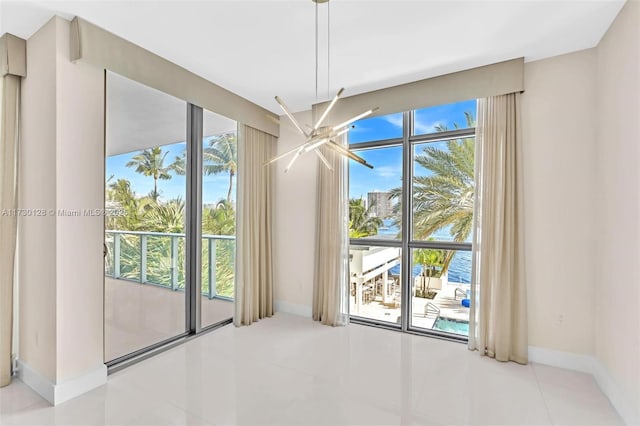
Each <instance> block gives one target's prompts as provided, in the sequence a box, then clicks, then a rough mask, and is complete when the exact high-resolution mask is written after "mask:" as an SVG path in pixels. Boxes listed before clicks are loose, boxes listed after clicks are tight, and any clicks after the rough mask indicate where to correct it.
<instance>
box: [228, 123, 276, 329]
mask: <svg viewBox="0 0 640 426" xmlns="http://www.w3.org/2000/svg"><path fill="white" fill-rule="evenodd" d="M275 144H276V138H275V136H271V135H269V134H267V133H265V132H262V131H260V130H256V129H254V128H252V127H249V126H246V125H239V126H238V206H237V212H238V213H237V232H236V238H237V240H236V244H237V247H236V287H235V315H234V319H233V321H234V324H235V325H236V326H240V325H250V324H251V323H253V322H254V321H258V320H259V319H261V318H265V317H270V316H272V315H273V278H272V277H273V274H272V263H271V203H272V201H271V187H272V185H271V167H265V166H264V164H265V163H266V162H267V161H269V160H270V159H271V157H273V153H274V152H275Z"/></svg>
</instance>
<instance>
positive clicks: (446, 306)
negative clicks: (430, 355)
mask: <svg viewBox="0 0 640 426" xmlns="http://www.w3.org/2000/svg"><path fill="white" fill-rule="evenodd" d="M456 288H460V289H462V290H463V291H465V292H466V290H467V289H468V288H469V285H468V284H459V283H447V284H444V285H443V286H442V289H441V290H437V292H438V293H437V294H436V297H434V298H433V299H432V300H430V299H423V298H421V297H412V298H411V299H412V311H411V312H412V314H411V317H412V318H411V323H412V324H411V325H412V326H414V327H420V328H427V329H431V328H433V324H434V322H435V320H436V315H425V314H424V312H425V306H426V305H427V303H428V302H431V303H433V304H434V305H436V306H437V307H438V309H440V315H439V316H440V317H442V318H449V319H453V320H457V321H469V308H465V307H464V306H462V304H461V299H462V297H461V296H460V295H458V296H457V297H456V295H455V290H456ZM350 309H351V311H350V312H351V315H355V316H359V317H364V318H368V319H374V320H378V321H385V322H390V323H398V322H399V320H400V306H391V305H386V304H383V303H382V300H381V298H380V297H379V296H378V297H376V298H375V300H373V301H371V302H369V303H365V304H363V305H362V306H361V308H360V310H359V312H356V309H355V304H354V298H353V297H351V298H350Z"/></svg>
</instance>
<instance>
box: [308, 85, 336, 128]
mask: <svg viewBox="0 0 640 426" xmlns="http://www.w3.org/2000/svg"><path fill="white" fill-rule="evenodd" d="M343 91H344V88H342V89H340V90H338V93H336V96H335V97H334V98H333V100H332V101H331V103H330V104H329V106H328V107H327V109H325V110H324V113H323V114H322V116H321V117H320V119H319V120H318V122H317V123H316V125H315V126H313V130H318V129H319V128H320V125H321V124H322V122H323V121H324V119H325V118H327V115H329V112H330V111H331V109H332V108H333V106H334V105H335V104H336V102H338V99H340V95H342V92H343Z"/></svg>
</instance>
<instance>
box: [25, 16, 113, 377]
mask: <svg viewBox="0 0 640 426" xmlns="http://www.w3.org/2000/svg"><path fill="white" fill-rule="evenodd" d="M27 51H28V53H27V54H28V72H27V75H28V76H27V78H25V79H24V80H23V98H22V100H23V111H22V112H23V122H22V128H21V130H22V141H21V152H20V165H19V167H20V187H19V191H20V199H19V205H20V207H21V208H25V209H26V208H31V209H45V210H47V212H46V217H26V218H24V219H22V220H21V221H20V224H19V227H20V231H19V250H20V252H19V256H20V257H19V266H18V268H19V277H20V283H19V285H20V353H19V357H20V359H21V361H22V362H24V363H25V364H27V365H28V366H29V367H31V368H32V369H33V370H35V371H37V372H38V373H40V374H41V375H43V376H44V377H46V378H47V379H48V380H50V381H51V382H52V383H54V384H59V383H61V382H64V381H65V380H68V379H72V378H75V377H78V376H80V375H83V374H84V373H87V372H89V371H92V370H95V369H97V368H100V367H102V364H103V325H102V324H103V270H102V243H103V240H104V237H103V218H102V217H101V216H85V215H81V216H80V217H61V216H58V215H57V214H54V213H53V212H57V211H58V210H59V209H66V210H75V209H80V210H83V209H96V208H101V207H103V205H104V194H103V191H104V146H103V127H104V126H103V116H104V114H103V72H102V70H99V69H96V68H92V67H89V66H87V65H76V64H71V63H70V62H69V22H67V21H65V20H63V19H60V18H54V19H52V20H51V21H49V22H48V23H47V24H46V25H45V26H44V27H43V28H42V29H41V30H39V31H38V32H37V33H36V34H35V35H33V36H32V37H31V38H30V39H29V40H28V43H27Z"/></svg>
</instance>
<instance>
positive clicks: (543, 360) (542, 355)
mask: <svg viewBox="0 0 640 426" xmlns="http://www.w3.org/2000/svg"><path fill="white" fill-rule="evenodd" d="M529 362H535V363H538V364H544V365H550V366H551V367H558V368H564V369H566V370H574V371H581V372H583V373H589V374H593V362H594V358H593V357H592V356H591V355H582V354H576V353H573V352H562V351H556V350H553V349H547V348H540V347H536V346H529Z"/></svg>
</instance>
